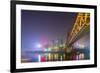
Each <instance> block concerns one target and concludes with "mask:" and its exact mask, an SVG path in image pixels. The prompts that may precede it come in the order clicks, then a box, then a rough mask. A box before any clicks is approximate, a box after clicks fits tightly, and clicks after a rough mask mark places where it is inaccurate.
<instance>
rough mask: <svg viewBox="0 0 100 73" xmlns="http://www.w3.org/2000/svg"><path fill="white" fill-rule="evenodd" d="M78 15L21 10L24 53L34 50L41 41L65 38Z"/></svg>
mask: <svg viewBox="0 0 100 73" xmlns="http://www.w3.org/2000/svg"><path fill="white" fill-rule="evenodd" d="M76 16H77V13H71V12H51V11H49V12H48V11H31V10H21V48H22V51H24V50H29V49H34V50H35V48H34V47H35V46H34V45H35V44H37V43H41V41H50V40H55V39H58V38H65V37H66V36H67V33H68V32H70V31H71V29H72V27H73V24H74V22H75V20H76Z"/></svg>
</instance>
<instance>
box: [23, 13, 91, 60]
mask: <svg viewBox="0 0 100 73" xmlns="http://www.w3.org/2000/svg"><path fill="white" fill-rule="evenodd" d="M89 32H90V14H89V13H82V12H81V13H78V14H77V17H76V20H75V23H74V25H73V28H72V29H71V31H70V33H69V35H67V36H66V37H67V38H66V41H65V43H64V44H63V46H58V47H57V46H51V47H49V48H50V49H47V51H29V52H28V53H30V52H31V53H36V54H39V58H40V55H41V54H43V55H44V56H45V57H46V61H59V60H63V61H64V60H74V59H73V57H74V56H75V55H76V54H77V53H76V50H73V47H72V46H73V44H74V43H75V42H77V41H78V40H79V39H81V38H82V37H83V36H85V35H86V34H87V33H89ZM48 50H49V51H48ZM46 54H48V55H46ZM81 56H84V55H83V54H81ZM39 61H40V60H39ZM22 62H25V61H24V60H23V61H22Z"/></svg>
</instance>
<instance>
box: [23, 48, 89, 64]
mask: <svg viewBox="0 0 100 73" xmlns="http://www.w3.org/2000/svg"><path fill="white" fill-rule="evenodd" d="M29 54H30V55H29ZM28 55H29V56H28V57H27V59H28V60H26V61H24V60H22V63H23V62H49V61H68V60H71V61H72V60H86V59H90V51H89V49H87V48H84V49H79V48H78V49H76V50H75V51H73V52H72V53H69V54H68V53H57V52H56V53H42V54H41V53H32V52H30V53H28Z"/></svg>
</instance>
